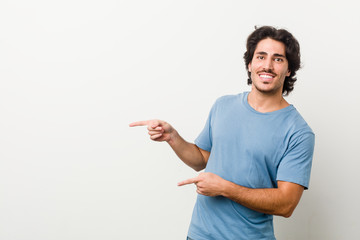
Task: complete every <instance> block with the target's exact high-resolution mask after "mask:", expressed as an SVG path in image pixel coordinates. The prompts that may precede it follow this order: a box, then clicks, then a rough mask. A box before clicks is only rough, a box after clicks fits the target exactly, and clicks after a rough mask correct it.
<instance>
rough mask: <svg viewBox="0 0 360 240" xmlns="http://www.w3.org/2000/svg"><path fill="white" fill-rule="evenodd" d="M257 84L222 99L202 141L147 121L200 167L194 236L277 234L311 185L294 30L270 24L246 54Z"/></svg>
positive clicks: (309, 139)
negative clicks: (294, 100)
mask: <svg viewBox="0 0 360 240" xmlns="http://www.w3.org/2000/svg"><path fill="white" fill-rule="evenodd" d="M244 59H245V66H246V68H247V70H248V75H249V79H248V84H249V85H250V84H251V91H250V92H244V93H241V94H238V95H233V96H223V97H221V98H219V99H218V100H217V101H216V102H215V104H214V106H213V107H212V109H211V111H210V115H209V117H208V120H207V122H206V125H205V127H204V129H203V131H202V132H201V133H200V135H199V136H198V138H197V139H196V140H195V144H192V143H189V142H186V141H185V140H184V139H183V138H182V137H181V136H180V135H179V134H178V132H177V131H176V130H175V129H174V128H173V127H172V126H171V125H170V124H168V123H167V122H164V121H160V120H149V121H140V122H135V123H132V124H130V126H144V125H147V126H148V131H149V134H150V138H151V139H152V140H154V141H166V142H167V143H168V144H169V145H170V146H171V147H172V149H173V150H174V151H175V153H176V154H177V155H178V157H179V158H180V159H181V160H182V161H183V162H184V163H186V164H187V165H189V166H190V167H192V168H193V169H195V170H196V171H200V170H203V169H205V171H204V172H202V173H200V174H199V175H198V176H197V177H194V178H192V179H188V180H185V181H182V182H180V183H179V184H178V185H179V186H182V185H186V184H192V183H193V184H195V185H196V186H197V193H198V198H197V201H196V204H195V207H194V211H193V215H192V220H191V224H190V228H189V232H188V239H193V240H209V239H213V240H222V239H237V240H238V239H246V240H248V239H256V240H260V239H275V236H274V230H273V215H279V216H283V217H290V216H291V214H292V213H293V211H294V209H295V207H296V206H297V204H298V202H299V200H300V198H301V195H302V193H303V191H304V189H307V188H308V185H309V178H310V170H311V162H312V157H313V150H314V134H313V132H312V130H311V129H310V127H309V126H308V125H307V123H306V122H305V121H304V119H303V118H302V117H301V116H300V114H299V113H298V112H297V110H296V109H295V107H294V106H293V105H290V104H289V103H288V102H287V101H286V100H285V99H284V97H283V96H285V95H287V94H289V93H290V92H291V91H292V90H293V88H294V86H293V85H294V83H295V81H296V77H295V74H296V71H297V70H298V69H299V68H300V47H299V44H298V42H297V40H296V39H295V38H294V37H293V36H292V34H290V33H289V32H288V31H286V30H283V29H275V28H273V27H269V26H264V27H261V28H258V29H256V30H255V31H254V32H253V33H252V34H251V35H250V36H249V37H248V40H247V51H246V52H245V54H244Z"/></svg>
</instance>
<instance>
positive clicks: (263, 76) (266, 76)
mask: <svg viewBox="0 0 360 240" xmlns="http://www.w3.org/2000/svg"><path fill="white" fill-rule="evenodd" d="M259 76H260V78H261V79H263V80H272V79H273V78H274V77H275V76H274V75H270V74H259Z"/></svg>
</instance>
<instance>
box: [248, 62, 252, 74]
mask: <svg viewBox="0 0 360 240" xmlns="http://www.w3.org/2000/svg"><path fill="white" fill-rule="evenodd" d="M248 71H249V72H251V63H249V64H248Z"/></svg>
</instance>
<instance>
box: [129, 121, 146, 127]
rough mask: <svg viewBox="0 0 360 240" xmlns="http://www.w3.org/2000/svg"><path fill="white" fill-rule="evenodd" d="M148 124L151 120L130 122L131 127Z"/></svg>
mask: <svg viewBox="0 0 360 240" xmlns="http://www.w3.org/2000/svg"><path fill="white" fill-rule="evenodd" d="M148 124H149V121H139V122H133V123H130V124H129V127H138V126H147V125H148Z"/></svg>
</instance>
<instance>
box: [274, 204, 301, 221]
mask: <svg viewBox="0 0 360 240" xmlns="http://www.w3.org/2000/svg"><path fill="white" fill-rule="evenodd" d="M296 205H297V204H295V205H293V204H291V205H288V206H286V207H284V208H283V209H282V210H281V212H280V213H279V214H278V215H279V216H281V217H284V218H289V217H291V215H292V214H293V212H294V210H295V208H296Z"/></svg>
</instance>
